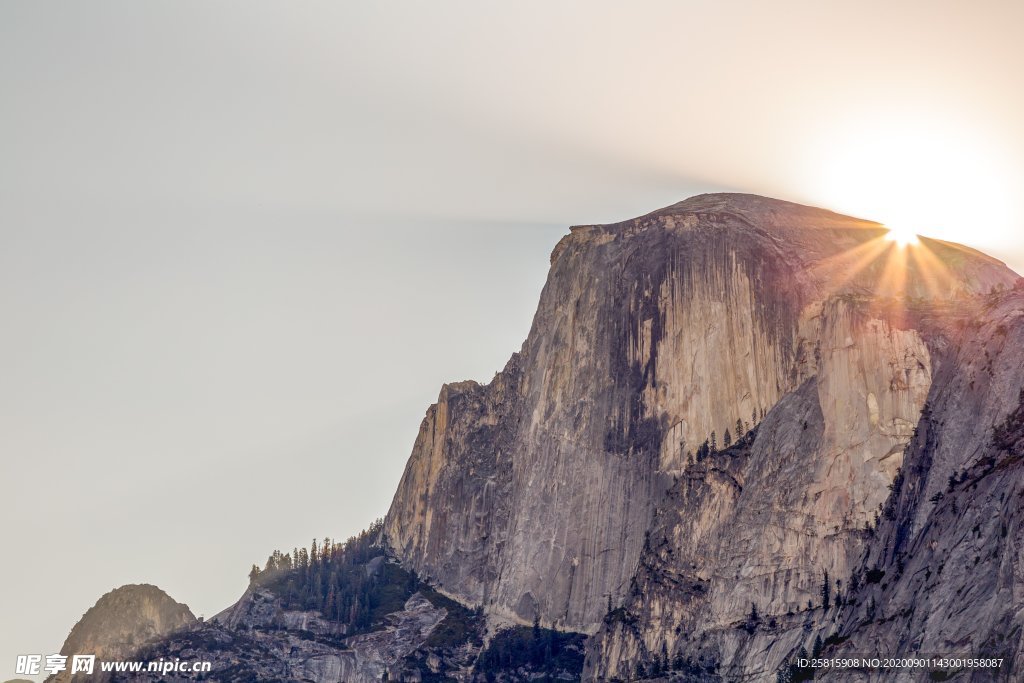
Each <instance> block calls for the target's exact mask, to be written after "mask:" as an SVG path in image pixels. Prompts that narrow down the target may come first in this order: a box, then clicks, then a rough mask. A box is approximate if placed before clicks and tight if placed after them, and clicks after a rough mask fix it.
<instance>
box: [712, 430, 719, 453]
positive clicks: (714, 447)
mask: <svg viewBox="0 0 1024 683" xmlns="http://www.w3.org/2000/svg"><path fill="white" fill-rule="evenodd" d="M711 452H712V453H717V452H718V442H717V441H716V440H715V432H714V430H711Z"/></svg>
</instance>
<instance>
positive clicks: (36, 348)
mask: <svg viewBox="0 0 1024 683" xmlns="http://www.w3.org/2000/svg"><path fill="white" fill-rule="evenodd" d="M896 5H897V3H891V2H863V1H862V2H850V3H843V2H838V3H822V2H809V1H801V2H789V1H785V2H771V3H766V2H729V1H721V0H716V1H715V2H639V3H619V2H560V1H558V0H546V1H545V2H520V3H503V4H501V5H498V4H497V3H481V2H469V1H466V2H437V3H411V2H380V3H353V2H325V3H320V2H303V3H286V2H275V3H270V2H258V1H246V2H241V1H239V2H183V1H177V2H147V3H138V2H131V1H127V0H126V1H124V2H108V1H96V2H90V3H73V2H64V3H59V2H53V3H40V2H35V1H24V2H19V1H14V0H7V1H6V2H3V3H0V315H2V320H3V323H2V324H3V327H2V329H0V376H2V377H3V381H2V382H0V481H2V486H3V497H2V502H0V511H2V513H3V522H2V526H0V535H2V536H0V543H2V547H3V549H4V558H5V561H4V563H3V565H4V581H2V582H0V605H2V606H3V608H4V616H3V620H2V623H0V643H2V646H0V678H4V677H7V676H13V673H14V672H13V666H14V656H15V655H16V654H18V653H39V654H49V653H51V652H56V651H57V650H58V649H59V647H60V645H61V642H62V641H63V638H64V636H65V635H66V634H67V631H68V630H69V629H70V627H71V625H72V624H73V623H74V622H75V620H76V619H77V618H78V617H79V616H80V615H81V614H82V613H83V612H84V611H85V610H86V609H87V608H88V607H89V606H91V605H92V604H93V603H94V602H95V600H96V599H97V598H98V597H99V596H100V595H101V594H102V593H104V592H106V591H108V590H110V589H111V588H113V587H115V586H117V585H120V584H123V583H129V582H151V583H155V584H157V585H159V586H161V587H162V588H164V589H165V590H167V591H168V592H169V593H170V594H171V595H172V596H174V597H175V598H176V599H178V600H181V601H184V602H187V603H188V604H189V605H190V606H191V607H192V609H193V610H194V611H195V612H196V613H197V614H206V615H208V616H209V615H211V614H212V613H214V612H216V611H218V610H219V609H221V608H222V607H224V606H225V605H227V604H229V603H230V602H231V601H232V600H234V599H235V598H236V597H237V595H238V594H240V593H241V591H242V590H243V589H244V586H245V583H246V573H247V571H248V570H247V568H248V566H249V564H251V563H252V562H254V561H262V560H263V559H264V558H265V557H266V555H267V554H268V553H269V552H270V551H271V550H272V549H273V548H275V547H280V548H283V549H288V548H291V547H292V546H294V545H298V544H305V543H308V542H309V540H310V538H311V537H312V536H313V535H317V536H323V535H324V534H330V535H332V536H336V537H344V536H345V535H348V534H350V533H353V532H355V531H357V530H358V529H360V528H362V527H364V526H366V525H367V524H368V523H369V522H370V521H372V520H373V519H374V518H375V517H378V516H380V515H382V514H383V513H384V512H385V511H386V509H387V506H388V504H389V502H390V499H391V495H392V492H393V490H394V487H395V485H396V484H397V481H398V478H399V476H400V472H401V469H402V467H403V465H404V463H405V459H406V457H407V455H408V452H409V449H410V447H411V445H412V440H413V438H414V435H415V433H416V430H417V427H418V424H419V420H420V419H421V417H422V415H423V412H424V410H425V408H426V406H427V405H428V404H429V403H430V402H432V401H433V400H434V399H435V398H436V395H437V391H438V389H439V387H440V385H441V383H442V382H444V381H453V380H460V379H465V378H474V379H478V380H483V381H486V380H488V379H489V378H490V377H491V376H492V375H493V373H494V372H495V371H496V370H498V369H499V368H500V367H502V365H503V364H504V362H505V360H506V359H507V358H508V356H509V355H510V354H511V353H512V352H513V351H515V350H516V349H518V347H519V345H520V343H521V342H522V340H523V338H524V337H525V335H526V332H527V330H528V327H529V323H530V317H531V315H532V312H533V308H534V305H535V304H536V300H537V296H538V294H539V292H540V288H541V285H542V284H543V278H544V275H545V272H546V268H547V258H548V253H549V252H550V250H551V248H552V247H553V246H554V244H555V242H556V241H557V240H558V238H559V237H560V236H561V234H562V233H563V232H565V230H566V227H567V226H568V225H569V224H571V223H586V222H597V221H600V222H607V221H612V220H617V219H621V218H626V217H629V216H633V215H637V214H641V213H644V212H646V211H649V210H652V209H654V208H658V207H660V206H664V205H666V204H670V203H672V202H675V201H677V200H679V199H682V198H684V197H686V196H689V195H691V194H694V193H696V192H700V191H707V190H717V189H734V190H741V191H749V192H757V193H761V194H768V195H774V196H778V197H781V198H785V199H791V200H795V201H803V202H807V203H813V204H818V205H824V206H827V207H829V208H835V209H838V210H843V211H846V212H850V213H855V214H858V215H863V216H865V217H868V218H874V219H877V220H883V221H888V222H890V223H891V224H894V225H895V224H897V223H901V224H908V223H913V224H914V225H915V226H918V225H919V226H920V228H921V232H923V233H925V234H932V235H935V236H940V237H949V238H953V239H958V240H959V241H964V242H968V243H970V244H972V245H974V246H978V247H980V248H983V249H985V250H986V251H988V252H990V253H992V254H994V255H996V256H998V257H1001V258H1003V259H1004V260H1007V261H1008V262H1009V263H1010V264H1011V265H1012V266H1014V267H1015V268H1016V269H1017V270H1018V271H1020V270H1021V269H1022V266H1024V246H1022V244H1021V241H1020V240H1019V238H1018V237H1017V235H1018V234H1019V231H1020V227H1021V217H1022V216H1024V199H1022V198H1024V191H1022V190H1024V128H1021V126H1020V125H1019V122H1020V121H1021V120H1024V91H1022V89H1021V88H1020V74H1021V73H1022V72H1024V48H1022V46H1021V45H1022V44H1021V41H1020V40H1019V36H1018V35H1017V34H1018V32H1019V28H1020V26H1022V25H1024V6H1022V5H1021V3H1017V2H976V3H970V4H968V3H962V2H949V1H938V2H936V1H931V2H904V3H898V6H896ZM7 669H9V671H8V670H7Z"/></svg>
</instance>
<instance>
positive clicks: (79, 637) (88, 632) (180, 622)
mask: <svg viewBox="0 0 1024 683" xmlns="http://www.w3.org/2000/svg"><path fill="white" fill-rule="evenodd" d="M195 621H196V618H195V616H194V615H193V614H192V612H191V610H189V608H188V606H187V605H183V604H182V603H179V602H175V601H174V599H172V598H171V597H170V596H169V595H167V593H165V592H163V591H162V590H160V589H159V588H157V587H156V586H151V585H149V584H139V585H134V584H132V585H127V586H121V587H120V588H116V589H114V590H112V591H110V592H109V593H107V594H106V595H104V596H103V597H101V598H100V599H99V600H97V601H96V604H95V605H94V606H92V607H90V608H89V610H88V611H87V612H86V613H85V614H83V615H82V618H81V619H80V620H79V621H78V623H77V624H75V626H74V628H73V629H71V633H70V634H69V635H68V637H67V640H65V641H64V646H63V647H62V648H61V649H60V653H61V654H62V655H65V656H67V657H69V662H70V657H71V656H72V655H76V654H84V655H96V658H97V660H125V659H131V658H132V657H133V655H134V653H135V652H136V650H137V649H138V648H139V647H140V646H142V645H143V644H145V643H147V642H150V641H152V640H154V639H157V638H159V637H162V636H165V635H168V634H171V633H174V632H175V631H178V630H181V629H183V628H186V627H188V626H190V625H191V624H193V623H195ZM97 667H98V665H97ZM70 669H71V667H70V663H69V665H68V668H67V670H66V671H63V672H61V673H59V674H56V675H55V676H51V677H50V678H49V679H48V680H51V681H69V680H72V679H71V675H70ZM82 677H83V675H81V674H79V675H76V677H75V678H76V679H77V678H82ZM87 678H89V680H100V674H99V671H98V669H97V671H96V674H95V675H94V676H90V677H87Z"/></svg>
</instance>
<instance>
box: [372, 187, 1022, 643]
mask: <svg viewBox="0 0 1024 683" xmlns="http://www.w3.org/2000/svg"><path fill="white" fill-rule="evenodd" d="M884 232H885V231H884V229H883V228H882V227H881V226H879V225H877V224H873V223H870V222H867V221H860V220H856V219H852V218H847V217H843V216H838V215H836V214H832V213H829V212H826V211H821V210H817V209H811V208H808V207H801V206H797V205H793V204H788V203H785V202H778V201H774V200H767V199H764V198H760V197H751V196H746V195H706V196H701V197H696V198H693V199H690V200H687V201H685V202H681V203H680V204H677V205H675V206H672V207H669V208H667V209H664V210H662V211H658V212H655V213H653V214H650V215H648V216H644V217H642V218H638V219H635V220H632V221H627V222H624V223H619V224H614V225H608V226H585V227H578V228H573V230H572V232H571V233H570V235H568V236H567V237H566V238H564V239H563V240H562V241H561V242H560V243H559V245H558V246H557V247H556V248H555V251H554V252H553V254H552V268H551V273H550V275H549V278H548V282H547V285H546V286H545V288H544V292H543V294H542V296H541V301H540V304H539V307H538V311H537V315H536V318H535V320H534V324H533V328H532V330H531V332H530V335H529V337H528V339H527V341H526V342H525V344H524V345H523V348H522V350H521V351H520V352H519V353H518V354H516V355H515V356H514V357H513V358H512V360H511V361H510V362H509V365H508V366H507V367H506V369H505V370H504V371H503V372H502V373H500V374H499V375H498V376H497V377H496V378H495V379H494V381H493V382H492V383H491V384H489V385H487V386H480V385H477V384H475V383H460V384H454V385H447V386H446V387H445V388H444V389H443V390H442V392H441V395H440V397H439V401H438V403H437V404H436V405H435V406H433V407H431V409H430V410H429V411H428V415H427V417H426V419H425V420H424V422H423V425H422V426H421V430H420V435H419V438H418V439H417V442H416V445H415V447H414V449H413V454H412V456H411V458H410V461H409V465H408V466H407V469H406V472H405V475H404V477H403V479H402V483H401V485H400V486H399V489H398V492H397V494H396V496H395V499H394V502H393V504H392V508H391V511H390V513H389V515H388V517H387V519H386V522H385V537H386V540H387V543H388V544H389V545H390V546H391V547H392V548H393V549H394V550H395V551H396V552H397V554H398V556H399V557H400V558H402V559H403V561H404V562H405V563H406V564H407V566H409V567H411V568H413V569H415V570H416V571H417V572H420V573H422V574H424V575H427V576H430V577H431V578H433V579H434V580H436V581H437V582H438V583H439V585H441V586H442V587H443V588H444V589H446V590H448V591H450V592H451V593H452V594H453V595H456V596H458V597H459V598H460V599H462V600H465V601H466V602H468V603H471V604H484V605H485V606H486V608H487V609H488V610H490V611H492V612H495V613H499V614H503V615H506V616H511V617H513V618H518V619H521V620H530V619H532V618H533V616H534V615H539V616H540V617H541V619H542V621H544V622H545V623H549V624H554V625H559V626H563V627H568V628H574V629H580V630H584V631H589V632H594V631H596V630H597V629H598V628H599V627H600V625H601V623H602V619H603V617H604V614H605V612H606V611H607V601H608V598H609V596H610V597H611V599H612V601H613V602H614V603H616V604H618V603H620V602H621V601H622V600H623V599H624V598H625V597H626V593H627V590H628V588H629V585H630V582H631V580H632V577H633V574H634V572H635V570H636V567H637V562H638V560H639V557H640V553H641V550H642V544H643V537H644V532H645V531H646V530H647V529H648V528H649V527H650V525H651V521H652V515H653V513H654V510H655V509H656V507H657V504H658V501H659V497H660V496H661V495H662V494H663V492H664V490H665V487H666V477H671V475H678V474H680V473H682V472H683V471H685V469H686V462H687V453H688V452H689V453H690V454H693V453H694V452H696V450H697V449H698V447H699V446H700V445H701V444H702V443H703V442H704V441H705V440H710V439H711V437H712V435H713V434H714V435H715V436H716V437H717V439H718V442H719V443H721V440H722V438H723V436H724V435H725V432H726V431H727V430H728V431H729V432H730V436H732V437H733V438H735V436H736V434H735V431H736V429H737V423H739V429H740V430H742V431H745V430H747V429H750V427H751V426H752V424H751V423H752V422H755V421H758V420H760V418H761V417H762V415H763V414H765V413H766V412H767V411H769V410H770V409H772V408H773V407H774V406H776V405H777V404H778V403H779V401H780V400H781V399H782V398H783V397H785V396H787V395H789V394H791V393H792V392H795V391H797V390H798V389H799V388H800V387H802V386H804V384H805V383H806V382H807V380H808V379H809V378H811V377H813V378H815V379H816V381H815V383H814V387H815V391H816V392H817V400H818V404H819V410H820V412H821V416H820V423H821V424H820V434H819V436H818V438H817V439H816V441H815V443H814V444H813V452H810V453H802V454H801V457H803V458H804V459H805V460H804V462H803V464H802V467H804V468H806V471H805V472H804V474H805V475H806V478H807V483H806V488H805V489H804V490H800V491H788V492H787V495H791V496H793V497H795V498H796V501H795V502H792V504H789V503H784V502H783V501H779V500H774V499H771V500H769V499H765V500H763V501H761V502H760V503H759V505H762V506H765V507H767V508H769V509H777V510H778V513H779V516H780V517H781V516H786V515H795V516H796V518H798V519H800V520H802V522H801V523H800V524H799V525H797V527H802V526H803V525H804V524H806V525H809V527H810V528H813V529H814V532H815V535H814V536H813V538H814V539H815V540H813V541H807V540H805V539H807V538H808V536H807V535H806V533H801V532H800V531H794V532H793V534H792V537H790V534H789V533H788V532H786V531H781V532H780V533H779V536H780V537H779V538H777V539H774V540H773V539H772V536H773V535H771V534H769V535H767V536H766V535H765V534H763V533H761V532H760V531H752V532H751V538H750V539H748V541H746V542H744V543H745V544H744V546H743V547H742V548H740V547H735V548H733V549H732V550H731V551H730V552H731V553H732V554H734V555H735V556H737V557H739V556H742V557H745V558H749V561H750V562H752V563H753V566H762V565H763V566H768V565H770V563H772V562H773V561H774V559H776V558H777V557H778V553H780V552H782V553H783V554H785V555H786V556H787V557H789V558H790V560H792V561H787V562H786V563H784V564H783V565H780V567H779V570H778V577H775V578H773V579H771V580H770V581H769V583H770V584H772V585H773V586H775V587H774V588H771V593H770V595H769V596H768V600H767V601H766V603H767V604H766V607H770V608H772V609H782V610H783V611H784V610H785V609H787V608H788V606H791V605H793V604H796V603H798V602H800V601H803V600H804V599H805V597H806V594H807V593H808V592H809V591H811V590H812V586H813V585H814V584H815V583H816V582H817V581H818V579H817V576H818V575H819V574H820V572H821V570H822V569H823V568H829V569H831V570H833V571H835V572H839V573H842V572H844V571H846V570H848V569H849V566H850V564H851V563H852V562H853V561H854V560H853V558H855V557H856V556H857V554H858V552H859V549H860V544H859V541H858V540H857V538H858V537H857V534H858V533H859V530H860V529H861V528H862V527H863V524H864V523H865V522H870V521H871V520H872V519H873V515H874V512H875V511H876V509H877V507H878V505H879V504H880V503H881V502H882V501H883V500H884V499H885V497H886V495H887V492H888V491H887V485H888V484H889V483H890V482H891V481H892V478H893V477H894V476H895V472H896V470H897V469H898V467H899V465H900V461H901V457H902V455H901V454H902V450H903V446H904V445H905V444H906V442H907V441H908V440H909V438H910V436H911V434H912V432H913V429H914V425H915V424H916V422H917V418H918V414H919V411H920V409H921V407H922V405H923V403H924V400H925V397H926V395H927V393H928V390H929V385H930V382H931V376H932V367H931V358H930V352H929V349H928V345H927V343H926V341H925V340H924V339H923V338H922V337H921V334H920V332H919V331H918V330H917V329H915V328H914V327H913V326H912V324H909V322H908V320H907V319H906V315H905V311H903V310H902V309H900V308H899V307H895V308H892V309H889V308H886V307H884V306H881V305H879V304H880V303H881V302H883V301H884V300H885V299H886V298H887V297H889V295H892V296H891V298H893V300H894V301H909V300H916V299H927V300H934V299H941V300H948V299H950V298H952V297H955V296H963V295H968V294H971V293H976V292H980V291H987V290H988V289H989V288H990V287H992V286H1008V285H1009V284H1011V283H1012V282H1013V275H1012V273H1011V272H1010V271H1009V270H1007V269H1006V268H1005V267H1004V266H1002V264H1000V263H998V262H996V261H994V260H993V259H989V258H988V257H984V256H982V255H980V254H977V253H971V252H968V251H960V250H959V249H958V248H955V247H952V246H950V245H945V244H940V243H929V244H927V245H926V247H925V248H923V249H922V253H923V251H924V250H925V249H926V250H927V252H928V258H929V259H933V260H934V261H935V262H938V263H942V264H943V266H942V269H941V270H940V269H938V268H935V269H934V270H932V269H930V265H929V264H930V261H925V260H923V259H918V258H914V257H906V258H905V257H904V256H903V252H901V251H900V250H899V248H898V247H897V246H895V245H894V244H893V243H890V242H887V241H885V240H883V239H882V235H883V234H884ZM869 257H870V258H869ZM897 270H898V271H899V272H898V274H897V273H896V271H897ZM897 295H898V297H899V298H898V299H897V298H896V296H897ZM781 417H782V416H780V418H781ZM763 448H764V449H765V450H766V452H771V453H774V452H775V451H776V450H777V448H776V445H769V444H765V445H764V446H763ZM751 476H755V473H753V472H752V473H751ZM759 483H760V482H759ZM763 483H764V484H765V485H768V484H770V483H771V482H770V481H768V480H765V481H764V482H763ZM748 495H749V494H748ZM784 526H785V528H786V529H789V528H791V527H792V526H793V525H792V524H790V523H788V522H787V523H786V524H785V525H784ZM702 531H705V532H707V533H709V534H711V535H713V534H714V533H716V531H715V530H714V529H713V528H710V527H709V528H708V529H704V530H702ZM721 531H722V530H721V529H719V530H718V531H717V532H718V533H720V532H721ZM755 537H756V538H755ZM737 543H740V541H737ZM773 543H774V544H775V545H773ZM751 553H753V555H751ZM810 557H814V558H821V559H820V560H818V559H816V560H815V561H814V562H810V561H805V560H797V559H796V558H810ZM745 561H746V560H745ZM735 569H736V567H731V566H717V565H715V566H711V567H708V569H707V571H709V572H711V573H718V572H730V573H733V574H735V573H736V572H735ZM787 573H788V575H789V579H788V582H787V580H785V579H784V578H783V577H785V576H786V575H787ZM761 582H762V580H760V579H759V580H758V581H757V582H749V583H748V584H744V586H743V587H741V588H737V589H736V590H735V591H731V592H730V597H729V598H728V599H727V600H725V601H724V602H722V603H716V609H718V610H719V612H720V613H719V614H718V615H717V616H716V619H732V618H736V617H738V616H739V614H738V613H737V610H739V609H749V604H748V603H749V601H748V600H747V596H748V595H749V594H751V593H753V592H755V591H756V592H757V593H758V595H760V594H761V591H762V590H763V587H762V586H761V585H760V584H761ZM755 584H757V585H756V586H755Z"/></svg>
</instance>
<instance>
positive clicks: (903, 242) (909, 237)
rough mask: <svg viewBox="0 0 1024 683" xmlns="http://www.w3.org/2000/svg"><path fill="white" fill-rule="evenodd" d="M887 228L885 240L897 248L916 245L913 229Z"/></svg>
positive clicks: (915, 235)
mask: <svg viewBox="0 0 1024 683" xmlns="http://www.w3.org/2000/svg"><path fill="white" fill-rule="evenodd" d="M886 227H887V228H889V232H887V233H886V234H885V239H887V240H889V241H890V242H895V243H896V246H898V247H911V246H914V245H915V244H917V241H918V240H917V234H916V233H915V232H914V229H913V228H894V227H890V226H886Z"/></svg>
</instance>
